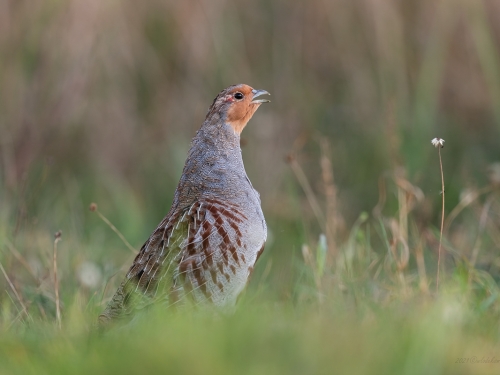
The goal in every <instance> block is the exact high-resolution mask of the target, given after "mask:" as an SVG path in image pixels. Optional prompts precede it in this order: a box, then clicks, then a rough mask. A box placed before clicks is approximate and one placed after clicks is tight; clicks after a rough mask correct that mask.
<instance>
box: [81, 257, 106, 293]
mask: <svg viewBox="0 0 500 375" xmlns="http://www.w3.org/2000/svg"><path fill="white" fill-rule="evenodd" d="M76 275H77V278H78V281H80V284H82V285H83V286H84V287H87V288H97V287H98V286H99V285H100V284H101V279H102V274H101V270H100V269H99V267H97V266H96V265H95V264H94V263H92V262H83V263H82V264H80V266H79V267H78V269H77V271H76Z"/></svg>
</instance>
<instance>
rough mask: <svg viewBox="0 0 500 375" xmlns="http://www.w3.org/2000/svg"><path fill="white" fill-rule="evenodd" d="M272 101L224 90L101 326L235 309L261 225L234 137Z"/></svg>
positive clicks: (243, 88) (260, 245)
mask: <svg viewBox="0 0 500 375" xmlns="http://www.w3.org/2000/svg"><path fill="white" fill-rule="evenodd" d="M262 95H270V94H269V93H268V92H267V91H266V90H256V89H253V88H252V87H250V86H248V85H246V84H238V85H232V86H229V87H228V88H226V89H224V90H222V91H221V92H220V93H219V94H218V95H217V96H216V98H215V99H214V101H213V103H212V105H211V106H210V107H209V109H208V112H207V114H206V117H205V120H204V122H203V124H202V125H201V127H200V129H199V130H198V131H197V132H196V135H195V136H194V138H193V139H192V141H191V146H190V149H189V152H188V155H187V159H186V162H185V165H184V168H183V171H182V175H181V177H180V180H179V183H178V185H177V188H176V190H175V194H174V198H173V202H172V206H171V208H170V210H169V212H168V213H167V215H166V216H165V218H164V219H163V220H162V221H161V222H160V224H159V225H158V226H157V228H156V229H155V230H154V231H153V233H152V234H151V235H150V237H149V238H148V239H147V241H146V242H145V243H144V245H143V246H142V247H141V249H140V251H139V253H138V254H137V255H136V257H135V259H134V261H133V263H132V265H131V267H130V269H129V270H128V272H127V274H126V276H125V278H124V280H123V281H122V283H121V284H120V286H119V287H118V289H117V290H116V292H115V294H114V295H113V297H112V298H111V300H110V302H109V303H108V305H107V307H106V309H105V310H104V311H103V312H102V313H101V315H100V316H99V323H100V325H104V326H105V325H107V324H108V323H110V322H112V321H117V320H124V319H126V318H127V317H129V318H131V317H134V316H136V315H137V314H138V313H139V311H141V310H143V309H145V308H146V307H148V306H151V305H152V304H163V305H164V306H165V307H166V308H170V307H172V308H174V307H176V306H185V305H187V304H191V305H193V306H199V305H207V306H209V305H210V306H215V307H216V308H220V309H224V308H226V307H232V306H234V305H235V303H236V300H237V297H238V295H239V294H240V293H241V292H242V291H243V289H244V288H245V286H246V284H247V282H248V280H249V277H250V275H251V274H252V271H253V269H254V265H255V263H256V262H257V260H258V259H259V257H260V256H261V254H262V252H263V251H264V246H265V243H266V238H267V225H266V220H265V218H264V214H263V212H262V208H261V200H260V195H259V193H258V192H257V191H256V190H255V189H254V188H253V186H252V183H251V182H250V179H249V178H248V176H247V173H246V171H245V167H244V164H243V158H242V154H241V148H240V135H241V132H242V131H243V129H244V128H245V126H246V125H247V123H248V121H249V120H250V119H251V118H252V116H253V115H254V113H255V111H257V109H258V108H259V107H260V105H261V104H262V103H267V102H269V100H268V99H263V98H260V97H261V96H262Z"/></svg>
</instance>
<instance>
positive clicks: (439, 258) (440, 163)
mask: <svg viewBox="0 0 500 375" xmlns="http://www.w3.org/2000/svg"><path fill="white" fill-rule="evenodd" d="M441 148H442V147H438V155H439V167H440V169H441V194H442V197H443V199H442V208H441V230H440V231H439V248H438V266H437V276H436V292H438V291H439V270H440V268H441V242H442V240H443V227H444V174H443V161H442V159H441Z"/></svg>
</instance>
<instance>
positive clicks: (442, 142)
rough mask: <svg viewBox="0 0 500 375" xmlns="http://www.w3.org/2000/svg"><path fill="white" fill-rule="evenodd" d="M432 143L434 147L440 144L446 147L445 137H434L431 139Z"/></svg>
mask: <svg viewBox="0 0 500 375" xmlns="http://www.w3.org/2000/svg"><path fill="white" fill-rule="evenodd" d="M431 143H432V145H433V146H434V147H438V146H441V148H443V147H444V139H443V138H434V139H433V140H432V141H431Z"/></svg>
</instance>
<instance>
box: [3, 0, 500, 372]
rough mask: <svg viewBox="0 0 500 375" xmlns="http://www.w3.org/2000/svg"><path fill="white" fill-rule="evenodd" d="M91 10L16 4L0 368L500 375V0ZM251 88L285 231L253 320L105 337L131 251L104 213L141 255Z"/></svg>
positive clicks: (244, 309) (199, 321) (267, 196)
mask: <svg viewBox="0 0 500 375" xmlns="http://www.w3.org/2000/svg"><path fill="white" fill-rule="evenodd" d="M94 3H95V4H94ZM94 3H92V4H91V6H90V7H89V4H88V1H86V0H71V1H69V0H57V1H39V2H30V3H26V4H24V5H23V4H21V3H19V6H18V5H17V3H16V6H11V5H9V2H6V3H5V4H6V5H5V4H4V5H1V4H3V3H0V9H1V14H2V22H1V26H2V34H1V36H6V37H3V38H2V37H0V56H1V58H0V82H2V84H1V85H0V262H1V264H2V266H3V268H4V269H5V271H6V274H7V276H8V278H9V279H10V281H11V282H12V285H13V286H14V288H15V290H16V293H17V296H16V293H14V291H13V290H12V288H11V286H10V285H9V283H8V282H7V279H6V277H5V276H4V275H3V273H0V374H4V373H5V374H16V373H19V374H30V373H33V374H54V373H64V374H67V373H79V372H81V373H86V374H89V373H90V374H93V373H105V374H109V373H146V372H150V373H151V372H155V373H175V374H182V373H185V374H198V373H199V374H212V373H213V374H224V373H227V374H239V373H248V374H288V373H292V374H293V373H297V374H313V373H314V374H316V373H317V374H321V373H325V374H443V373H444V374H488V373H490V374H497V373H500V364H499V363H477V362H481V360H483V359H484V360H488V359H489V360H490V361H491V359H492V358H493V357H498V358H500V350H499V349H500V326H499V321H500V300H499V296H500V288H499V285H500V253H499V249H500V229H499V228H500V214H499V213H500V203H499V202H500V200H499V199H498V189H499V186H500V185H499V183H500V177H499V176H500V173H499V170H497V172H496V173H490V172H492V171H493V169H491V167H494V166H495V164H494V163H498V158H499V154H498V139H499V137H500V127H499V125H500V69H499V67H500V64H499V61H500V52H499V51H500V45H499V42H498V41H499V40H500V38H499V33H498V28H497V27H494V26H495V25H497V24H499V22H500V18H499V14H500V13H499V12H497V11H496V8H495V4H494V3H495V2H494V1H489V2H488V1H484V2H482V1H477V0H464V1H461V2H449V1H448V2H447V1H437V2H436V1H435V0H412V1H404V2H396V1H380V2H367V1H364V0H360V1H357V0H353V1H344V2H339V1H324V0H307V1H295V2H290V1H286V0H273V1H252V2H214V3H213V6H212V3H210V7H209V6H208V2H182V3H181V2H178V1H167V0H148V1H145V2H140V3H138V2H102V4H100V3H99V4H97V3H98V2H94ZM238 82H244V83H248V84H251V85H253V86H255V87H256V88H262V89H266V90H268V91H269V92H271V93H272V95H273V96H272V103H271V104H270V105H269V106H267V107H266V108H262V109H259V112H258V113H257V114H256V115H255V117H254V119H252V121H251V123H250V124H249V126H248V127H247V129H245V132H244V133H243V136H244V142H243V143H244V144H245V147H244V148H243V157H244V160H245V167H246V169H247V172H248V174H249V176H250V179H251V180H252V182H253V184H254V186H255V187H256V188H257V189H258V190H259V192H260V193H261V198H262V203H263V210H264V213H265V216H266V219H267V221H268V227H269V238H268V243H267V245H266V251H265V253H264V254H263V256H262V257H261V259H260V260H259V263H258V264H257V266H256V268H255V272H254V275H253V278H252V280H251V282H250V284H249V286H248V289H247V291H246V292H245V295H244V296H243V297H242V299H241V301H240V302H239V304H238V306H237V308H236V311H235V312H234V313H232V314H229V313H228V314H227V315H214V314H213V313H212V312H207V311H203V309H198V310H197V311H182V312H177V313H176V312H173V311H151V312H149V314H148V316H142V317H138V318H137V320H136V321H134V322H133V323H132V324H130V325H128V326H125V327H119V328H116V329H113V330H110V331H108V332H106V333H98V332H96V331H95V330H94V329H93V327H94V325H95V322H96V317H97V316H98V314H99V313H100V312H101V311H102V310H103V308H104V306H105V305H106V302H107V301H108V299H109V298H110V296H111V295H112V293H113V291H114V290H115V288H116V287H117V285H118V283H119V282H120V280H121V278H122V277H123V276H124V274H125V271H126V269H127V267H128V266H129V265H130V263H131V260H132V257H133V254H132V253H131V252H130V250H129V249H127V247H126V246H125V245H124V244H123V242H122V241H121V240H120V239H119V238H118V236H116V235H115V233H113V231H112V230H111V229H110V228H109V227H108V226H107V225H106V224H105V223H104V222H103V221H102V220H100V218H99V217H98V215H97V214H96V213H92V212H90V211H89V209H88V207H89V205H90V203H91V202H96V203H97V204H98V206H99V211H100V212H102V213H103V214H104V215H105V216H106V217H107V218H109V219H110V221H111V222H112V223H113V224H114V225H115V226H116V227H117V228H118V229H119V230H120V231H121V232H122V233H123V234H124V236H125V238H126V239H127V240H128V241H129V242H130V243H131V244H132V246H133V247H134V248H136V249H137V248H139V247H140V246H141V245H142V243H143V242H144V241H145V239H146V238H147V236H148V235H149V234H150V233H151V232H152V230H153V228H155V226H156V224H157V223H158V222H159V221H160V220H161V219H162V217H163V215H165V214H166V212H167V211H168V208H169V205H170V202H171V200H172V195H173V192H174V189H175V185H176V183H177V181H178V178H179V175H180V173H181V170H182V166H183V163H184V159H185V157H186V152H187V149H188V147H189V139H191V137H192V136H193V134H194V133H195V131H196V130H197V129H198V127H199V125H200V124H201V122H202V121H203V116H204V114H205V111H206V108H207V107H208V105H209V104H210V102H211V100H212V99H213V97H214V96H215V95H216V94H217V92H219V91H220V90H221V89H222V88H224V87H227V86H228V85H229V84H234V83H238ZM434 137H443V138H444V139H446V147H445V148H444V149H443V150H442V151H443V167H444V174H445V185H446V205H445V230H444V236H443V254H442V259H441V262H442V266H443V268H442V274H441V278H440V288H439V291H436V270H437V268H436V267H437V249H438V243H439V242H438V241H439V231H440V228H439V223H440V215H441V209H440V207H441V195H440V194H439V192H440V190H441V179H440V176H439V164H438V159H437V155H436V153H437V152H436V150H435V149H434V148H433V147H432V146H431V144H430V140H431V139H432V138H434ZM284 159H285V160H287V163H286V162H284ZM292 161H294V162H296V164H294V163H291V162H292ZM489 168H490V169H489ZM496 168H497V169H498V165H497V167H496ZM300 171H302V173H301V172H300ZM297 176H300V178H299V179H298V178H297ZM305 192H307V193H305ZM469 198H470V199H469ZM451 219H452V220H451ZM59 230H62V240H61V241H60V242H59V243H58V276H59V279H60V296H61V306H62V309H61V310H62V329H61V330H59V329H58V325H57V321H56V307H55V306H56V304H55V289H54V281H53V269H52V251H53V246H54V233H56V232H57V231H59ZM322 234H324V237H322V236H321V235H322ZM320 238H322V240H320ZM324 239H326V245H325V241H324ZM23 305H24V306H26V308H27V311H26V312H25V311H24V310H23ZM457 361H458V362H461V363H457Z"/></svg>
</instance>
